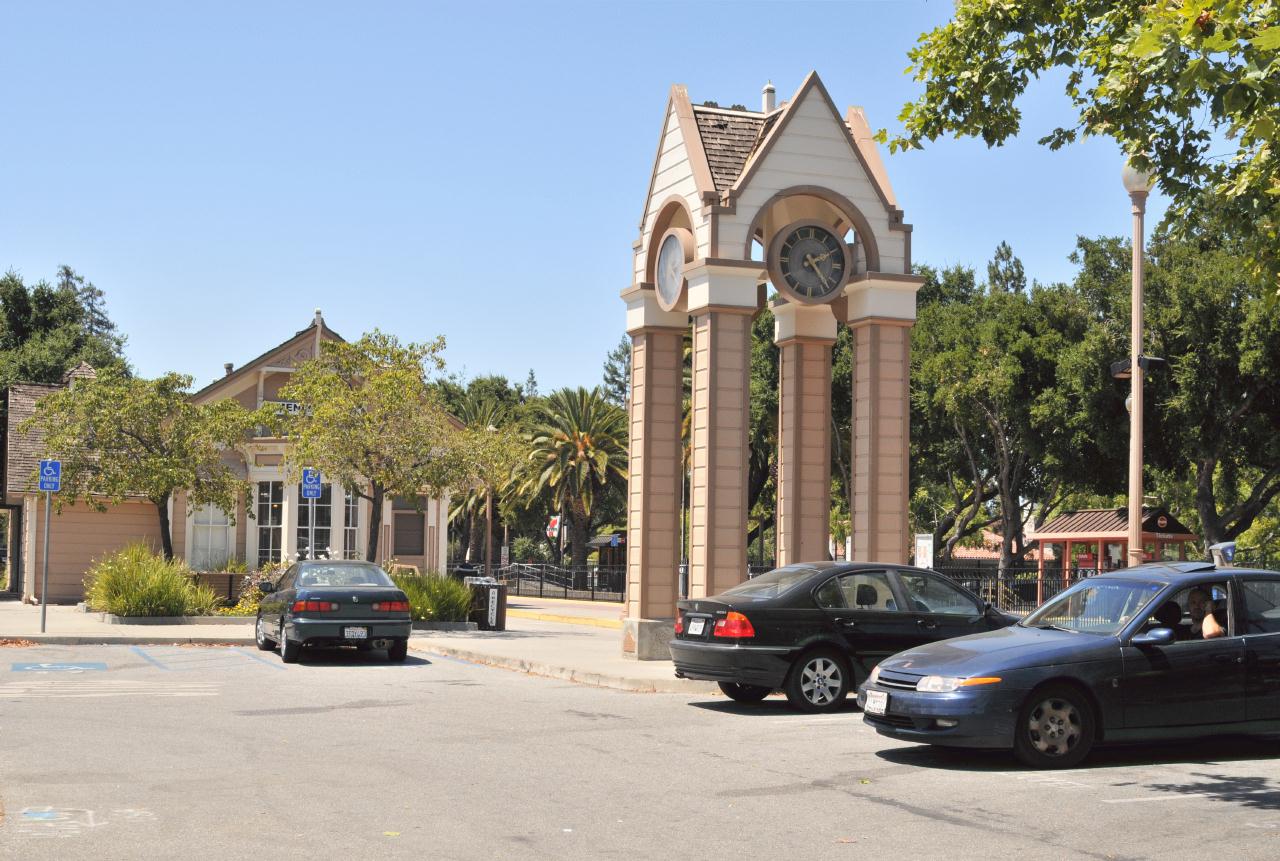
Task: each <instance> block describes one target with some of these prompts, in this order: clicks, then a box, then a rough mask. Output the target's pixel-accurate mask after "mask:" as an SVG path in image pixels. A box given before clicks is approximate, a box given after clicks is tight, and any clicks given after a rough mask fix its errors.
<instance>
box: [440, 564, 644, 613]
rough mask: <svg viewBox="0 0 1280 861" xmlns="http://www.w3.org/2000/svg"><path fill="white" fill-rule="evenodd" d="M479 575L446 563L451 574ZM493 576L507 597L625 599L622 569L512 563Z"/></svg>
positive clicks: (624, 571)
mask: <svg viewBox="0 0 1280 861" xmlns="http://www.w3.org/2000/svg"><path fill="white" fill-rule="evenodd" d="M459 570H461V571H462V572H463V573H472V571H474V573H476V574H480V573H482V572H483V570H484V566H483V565H482V564H475V563H466V562H450V563H449V566H448V571H449V573H450V574H453V573H455V572H457V571H459ZM493 576H494V577H496V578H497V579H499V580H502V581H504V582H506V584H507V594H508V595H523V596H525V597H530V598H571V599H574V600H578V601H612V602H615V603H619V604H620V603H622V601H623V600H624V598H625V596H626V588H627V569H626V567H625V566H622V565H588V566H586V567H585V568H574V567H567V568H565V567H561V566H559V565H552V564H550V563H523V562H516V563H512V564H510V565H503V566H495V567H494V571H493Z"/></svg>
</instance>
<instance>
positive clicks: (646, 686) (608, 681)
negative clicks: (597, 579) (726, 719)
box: [409, 640, 720, 694]
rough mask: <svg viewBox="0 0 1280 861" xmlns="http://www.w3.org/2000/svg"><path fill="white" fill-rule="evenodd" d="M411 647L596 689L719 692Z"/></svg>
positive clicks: (709, 685) (707, 686)
mask: <svg viewBox="0 0 1280 861" xmlns="http://www.w3.org/2000/svg"><path fill="white" fill-rule="evenodd" d="M409 648H410V650H412V651H415V652H423V653H425V654H434V655H443V656H444V657H446V658H457V659H459V660H462V661H470V662H471V663H473V664H484V665H486V666H490V667H498V668H500V669H504V670H515V671H516V672H520V673H528V674H529V675H532V676H546V677H548V678H552V679H565V680H567V681H570V682H577V683H578V684H581V685H591V686H593V687H597V688H611V689H613V690H616V691H633V692H636V693H645V694H710V693H719V692H720V688H719V687H718V686H717V685H716V683H715V682H695V681H691V680H689V679H677V678H676V677H675V676H674V675H673V676H672V677H671V678H670V679H637V678H629V677H627V676H620V675H613V674H612V673H592V672H588V671H586V670H580V669H575V668H574V667H565V666H558V665H555V664H548V663H543V662H542V661H530V660H528V659H525V658H508V657H503V656H501V655H488V654H485V653H483V652H475V651H472V650H471V649H459V648H456V647H454V646H440V645H434V644H433V645H430V646H428V645H426V644H425V643H415V642H414V641H413V640H410V641H409Z"/></svg>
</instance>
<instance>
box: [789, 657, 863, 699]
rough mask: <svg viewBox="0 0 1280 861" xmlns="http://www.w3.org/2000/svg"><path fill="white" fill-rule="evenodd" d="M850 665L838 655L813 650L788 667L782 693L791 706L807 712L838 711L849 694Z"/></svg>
mask: <svg viewBox="0 0 1280 861" xmlns="http://www.w3.org/2000/svg"><path fill="white" fill-rule="evenodd" d="M850 677H851V672H850V670H849V664H848V662H846V661H845V659H844V658H842V657H841V656H840V654H839V653H838V652H835V651H834V650H831V649H816V650H814V651H812V652H806V653H805V654H803V655H801V656H800V657H799V658H798V659H797V660H796V662H795V663H794V664H792V665H791V672H790V673H789V674H788V675H787V684H786V687H785V689H784V690H785V692H786V695H787V699H788V700H789V701H790V702H791V705H793V706H795V707H796V708H798V709H800V710H801V711H806V712H827V711H832V710H834V709H837V708H839V707H840V704H841V703H843V702H844V698H845V695H846V694H848V693H849V680H850Z"/></svg>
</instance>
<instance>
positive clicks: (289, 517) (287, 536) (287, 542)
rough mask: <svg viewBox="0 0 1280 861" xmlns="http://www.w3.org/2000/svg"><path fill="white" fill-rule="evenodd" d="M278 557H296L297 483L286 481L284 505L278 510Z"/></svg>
mask: <svg viewBox="0 0 1280 861" xmlns="http://www.w3.org/2000/svg"><path fill="white" fill-rule="evenodd" d="M280 532H281V535H280V558H281V559H296V558H297V557H298V485H297V484H295V483H294V482H292V481H286V482H285V485H284V505H283V506H282V508H281V511H280Z"/></svg>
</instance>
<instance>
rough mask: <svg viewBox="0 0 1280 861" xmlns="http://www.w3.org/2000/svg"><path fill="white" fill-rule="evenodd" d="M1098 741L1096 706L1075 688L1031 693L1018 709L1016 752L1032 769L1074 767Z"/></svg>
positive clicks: (1059, 687) (1059, 686)
mask: <svg viewBox="0 0 1280 861" xmlns="http://www.w3.org/2000/svg"><path fill="white" fill-rule="evenodd" d="M1096 739H1097V723H1096V718H1095V717H1094V714H1093V706H1092V705H1091V704H1090V703H1089V699H1088V697H1086V696H1085V695H1084V692H1083V691H1081V690H1080V689H1079V688H1077V687H1075V686H1073V685H1064V684H1056V685H1046V686H1045V687H1042V688H1038V689H1037V690H1034V691H1032V692H1031V696H1029V697H1027V700H1026V702H1024V703H1023V704H1022V708H1021V709H1019V710H1018V722H1017V723H1016V724H1014V728H1013V752H1014V753H1015V754H1016V755H1017V757H1018V759H1020V760H1022V761H1023V762H1024V763H1026V764H1027V765H1029V766H1031V767H1032V768H1071V767H1072V766H1074V765H1077V764H1078V763H1079V762H1080V761H1081V760H1083V759H1084V758H1085V757H1086V756H1088V755H1089V751H1091V750H1092V749H1093V743H1094V741H1095V740H1096Z"/></svg>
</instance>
